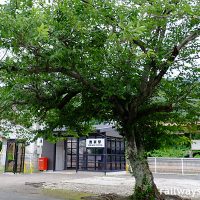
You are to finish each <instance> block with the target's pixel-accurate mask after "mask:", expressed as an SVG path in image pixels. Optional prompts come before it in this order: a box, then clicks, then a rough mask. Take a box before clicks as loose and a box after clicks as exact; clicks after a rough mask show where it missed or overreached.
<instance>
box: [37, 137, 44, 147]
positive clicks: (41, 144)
mask: <svg viewBox="0 0 200 200" xmlns="http://www.w3.org/2000/svg"><path fill="white" fill-rule="evenodd" d="M37 146H38V147H41V146H43V138H38V139H37Z"/></svg>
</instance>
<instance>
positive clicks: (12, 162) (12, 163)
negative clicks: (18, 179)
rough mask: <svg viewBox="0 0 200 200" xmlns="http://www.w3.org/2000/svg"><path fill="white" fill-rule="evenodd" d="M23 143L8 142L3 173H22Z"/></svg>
mask: <svg viewBox="0 0 200 200" xmlns="http://www.w3.org/2000/svg"><path fill="white" fill-rule="evenodd" d="M24 157H25V143H24V142H18V141H16V140H8V142H7V152H6V163H5V172H13V173H23V172H24Z"/></svg>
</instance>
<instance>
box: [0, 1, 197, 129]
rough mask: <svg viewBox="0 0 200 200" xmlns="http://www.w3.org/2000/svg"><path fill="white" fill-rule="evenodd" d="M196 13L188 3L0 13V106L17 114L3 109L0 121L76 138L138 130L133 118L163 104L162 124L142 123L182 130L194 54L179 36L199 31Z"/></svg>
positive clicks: (27, 4) (78, 4)
mask: <svg viewBox="0 0 200 200" xmlns="http://www.w3.org/2000/svg"><path fill="white" fill-rule="evenodd" d="M197 7H198V4H197V3H195V2H193V3H191V2H190V1H188V0H184V1H162V0H159V1H148V2H147V1H132V2H128V1H121V2H120V4H119V3H118V4H117V3H116V2H114V1H97V0H94V1H88V3H85V2H83V1H78V0H72V1H69V0H63V1H54V2H53V3H52V4H49V3H45V2H44V1H36V2H34V4H32V1H20V3H19V4H18V8H17V9H15V8H13V5H11V4H9V3H8V4H6V5H3V6H1V8H0V14H1V18H0V45H1V48H2V49H5V50H6V49H7V50H8V54H7V55H6V57H5V59H4V60H3V61H1V81H2V82H3V83H4V85H3V86H2V88H1V92H2V97H1V102H2V103H1V105H5V104H6V105H7V107H9V106H10V108H11V105H15V106H16V108H17V110H18V111H19V113H20V116H17V114H16V112H15V111H12V109H10V108H9V109H8V110H6V111H4V114H5V113H7V114H5V115H4V114H2V118H4V117H6V116H7V118H8V119H9V118H10V119H11V120H16V121H17V120H19V121H21V123H23V120H22V119H23V117H24V118H25V117H26V120H24V122H26V123H25V124H28V123H27V122H28V121H30V122H31V121H32V119H33V118H34V119H35V120H36V121H37V120H40V121H41V123H42V122H43V123H45V124H46V126H47V127H48V128H50V127H51V128H50V129H52V128H55V127H56V126H58V127H62V126H66V127H69V128H70V130H71V131H72V132H73V131H77V130H79V132H81V131H82V132H84V133H85V132H87V131H85V130H86V129H87V128H86V127H87V126H86V125H85V123H89V122H90V121H93V120H97V121H105V120H106V121H115V122H118V123H119V124H120V125H121V124H122V122H123V123H124V122H125V121H129V122H131V123H139V121H140V120H141V121H140V122H141V123H143V122H144V123H147V124H148V123H149V121H148V120H149V118H148V116H143V117H142V119H139V121H138V119H137V117H138V113H137V112H145V110H148V109H149V108H151V107H152V106H153V105H155V106H156V107H157V106H159V105H167V104H170V105H173V108H174V112H173V113H172V114H169V113H168V114H166V115H164V113H163V112H161V113H160V114H158V113H155V112H152V113H151V118H152V119H153V120H155V121H156V122H157V121H162V122H163V123H166V122H167V121H170V122H171V121H176V123H183V122H184V123H185V122H186V121H187V120H190V122H191V124H192V123H193V122H194V121H195V120H197V118H198V117H197V115H198V106H196V105H197V104H198V103H197V104H196V103H194V101H193V100H191V99H198V94H199V93H198V91H197V89H195V90H194V88H193V85H195V84H197V82H198V81H197V77H199V70H198V62H196V59H194V54H195V55H197V54H198V52H199V45H198V38H197V36H195V37H189V36H190V34H191V33H193V32H194V31H196V30H197V27H198V26H199V22H198V18H199V13H198V9H197ZM198 34H199V33H198V31H197V35H198ZM188 37H189V40H188ZM185 41H186V42H185ZM180 46H181V48H178V47H180ZM172 72H175V75H174V74H172ZM177 72H179V74H178V73H177ZM177 74H178V75H177ZM186 80H187V81H186ZM195 88H196V87H195ZM8 91H9V92H8ZM74 91H78V93H75V94H74ZM72 93H73V94H74V96H73V95H72V96H70V95H69V94H72ZM4 95H5V96H4ZM69 97H70V98H69ZM113 99H114V100H113ZM19 102H20V103H19ZM22 102H23V103H22ZM61 105H62V106H61ZM193 108H195V109H193ZM154 111H155V110H154ZM133 112H136V113H133ZM148 115H150V114H149V113H148ZM132 116H135V118H134V117H132ZM127 118H129V119H127ZM131 118H133V119H131ZM171 131H172V130H171Z"/></svg>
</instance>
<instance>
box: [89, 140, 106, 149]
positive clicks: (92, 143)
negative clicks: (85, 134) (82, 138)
mask: <svg viewBox="0 0 200 200" xmlns="http://www.w3.org/2000/svg"><path fill="white" fill-rule="evenodd" d="M86 147H87V148H104V147H105V139H104V138H98V139H93V138H91V139H86Z"/></svg>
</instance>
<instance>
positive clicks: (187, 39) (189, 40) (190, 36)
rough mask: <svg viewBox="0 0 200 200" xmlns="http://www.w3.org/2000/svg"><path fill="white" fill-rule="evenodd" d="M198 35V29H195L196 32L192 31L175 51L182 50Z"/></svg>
mask: <svg viewBox="0 0 200 200" xmlns="http://www.w3.org/2000/svg"><path fill="white" fill-rule="evenodd" d="M199 35H200V29H197V31H194V32H193V33H191V34H190V35H189V36H187V37H186V38H185V39H184V40H183V41H182V42H181V43H180V44H179V45H178V46H177V50H178V51H180V50H181V49H182V48H184V47H185V46H186V45H187V44H188V43H189V42H191V41H193V40H195V39H196V38H197V37H198V36H199Z"/></svg>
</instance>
